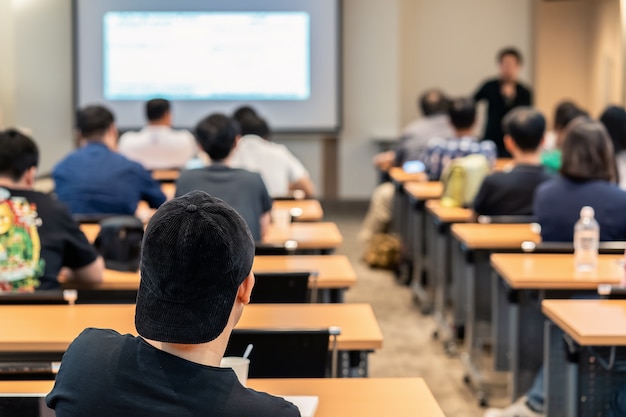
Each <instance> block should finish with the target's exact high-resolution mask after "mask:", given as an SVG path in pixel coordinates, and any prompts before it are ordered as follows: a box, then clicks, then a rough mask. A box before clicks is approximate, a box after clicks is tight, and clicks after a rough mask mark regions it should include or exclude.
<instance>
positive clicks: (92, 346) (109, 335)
mask: <svg viewBox="0 0 626 417" xmlns="http://www.w3.org/2000/svg"><path fill="white" fill-rule="evenodd" d="M132 337H134V336H131V335H122V334H120V333H118V332H116V331H115V330H110V329H96V328H92V327H89V328H86V329H85V330H83V331H82V332H81V333H80V334H79V335H78V336H77V337H76V339H74V341H73V342H72V344H71V345H70V348H69V349H68V353H67V354H68V356H70V357H71V356H72V352H76V351H78V352H81V353H80V355H81V356H83V355H85V354H89V356H92V357H98V356H99V355H100V354H99V353H98V352H110V351H111V350H112V349H113V348H114V347H115V346H119V345H121V344H122V343H123V342H124V341H125V340H127V339H128V338H132Z"/></svg>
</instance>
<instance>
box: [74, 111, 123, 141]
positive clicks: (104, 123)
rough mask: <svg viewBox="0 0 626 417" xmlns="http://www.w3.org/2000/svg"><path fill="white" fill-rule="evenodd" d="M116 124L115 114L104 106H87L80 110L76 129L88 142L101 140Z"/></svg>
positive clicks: (77, 115)
mask: <svg viewBox="0 0 626 417" xmlns="http://www.w3.org/2000/svg"><path fill="white" fill-rule="evenodd" d="M114 122H115V118H114V117H113V113H111V111H109V109H107V108H106V107H103V106H87V107H83V108H82V109H80V110H78V112H77V114H76V127H77V128H78V130H79V132H80V135H81V136H82V137H83V138H85V139H87V140H100V139H102V137H103V136H104V134H105V133H106V131H107V130H108V129H109V128H110V127H111V125H112V124H113V123H114Z"/></svg>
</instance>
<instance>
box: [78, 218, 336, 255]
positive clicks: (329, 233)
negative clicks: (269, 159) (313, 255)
mask: <svg viewBox="0 0 626 417" xmlns="http://www.w3.org/2000/svg"><path fill="white" fill-rule="evenodd" d="M80 229H81V230H82V231H83V233H84V234H85V236H86V237H87V240H89V241H90V242H94V241H95V240H96V237H97V236H98V232H100V225H99V224H88V223H82V224H81V225H80ZM288 240H295V241H296V242H298V249H310V250H318V249H319V250H334V249H336V248H337V247H339V245H341V243H342V242H343V236H342V235H341V232H339V229H338V228H337V225H336V224H335V223H330V222H319V223H292V224H290V225H289V227H286V228H283V227H276V226H274V225H272V224H271V225H270V227H269V230H268V232H267V235H266V236H265V238H264V239H263V243H267V244H272V245H282V244H284V243H285V242H286V241H288Z"/></svg>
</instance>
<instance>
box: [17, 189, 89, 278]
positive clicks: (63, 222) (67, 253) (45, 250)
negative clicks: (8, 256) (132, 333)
mask: <svg viewBox="0 0 626 417" xmlns="http://www.w3.org/2000/svg"><path fill="white" fill-rule="evenodd" d="M6 190H7V191H8V192H9V193H10V198H12V197H22V198H24V199H25V200H26V201H27V202H28V203H30V204H31V205H33V206H34V207H33V208H34V209H35V211H36V212H37V216H38V217H39V219H41V225H40V226H39V227H38V228H37V232H38V234H39V241H40V242H41V254H40V256H41V259H43V260H44V263H45V266H44V272H43V275H42V276H41V277H39V281H40V283H41V284H40V286H39V287H38V289H41V290H51V289H57V288H59V282H58V281H57V277H58V275H59V271H60V270H61V268H62V267H68V268H71V269H78V268H82V267H84V266H87V265H89V264H90V263H92V262H93V261H95V260H96V258H97V256H98V255H97V253H96V251H95V249H94V248H93V246H92V245H91V244H90V243H89V241H88V240H87V238H86V237H85V235H84V234H83V232H81V230H80V228H79V226H78V224H77V223H76V222H75V221H74V219H73V218H72V216H71V215H70V213H69V211H68V209H67V208H66V207H65V206H64V205H63V204H61V203H60V202H59V201H57V200H55V199H53V198H52V197H50V196H49V195H47V194H43V193H40V192H38V191H30V190H13V189H6Z"/></svg>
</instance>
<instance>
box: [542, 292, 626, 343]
mask: <svg viewBox="0 0 626 417" xmlns="http://www.w3.org/2000/svg"><path fill="white" fill-rule="evenodd" d="M541 310H542V311H543V313H544V314H545V315H546V317H548V318H549V319H550V320H552V321H553V322H554V323H555V324H556V325H557V326H559V327H560V328H561V329H562V330H563V331H564V332H565V333H567V334H568V335H570V336H571V337H572V338H573V339H574V340H575V341H576V343H578V344H579V345H581V346H626V300H544V301H543V302H542V303H541Z"/></svg>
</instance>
